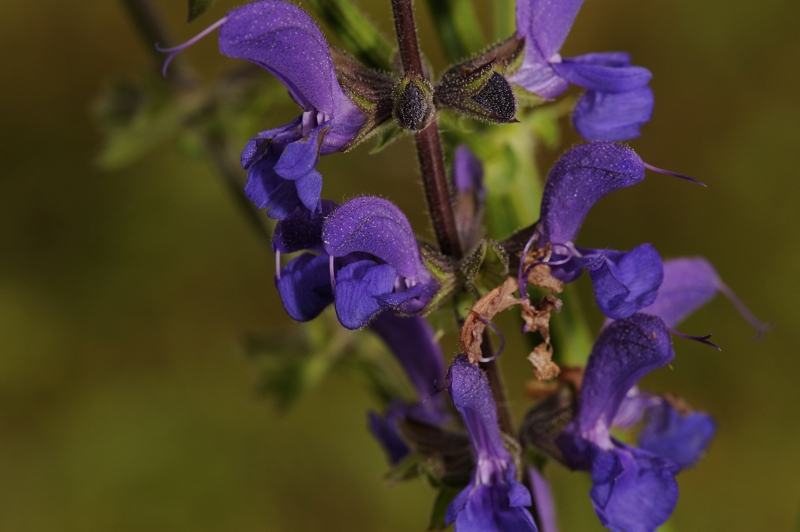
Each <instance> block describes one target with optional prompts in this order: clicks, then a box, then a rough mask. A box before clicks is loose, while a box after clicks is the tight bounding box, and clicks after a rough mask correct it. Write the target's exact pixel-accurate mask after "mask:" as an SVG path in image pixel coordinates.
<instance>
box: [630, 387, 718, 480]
mask: <svg viewBox="0 0 800 532" xmlns="http://www.w3.org/2000/svg"><path fill="white" fill-rule="evenodd" d="M716 428H717V427H716V423H715V422H714V419H713V418H712V417H711V416H709V415H708V414H705V413H703V412H690V413H687V414H682V413H680V412H678V411H677V410H676V409H675V408H673V407H672V405H670V404H669V403H668V402H667V401H666V400H664V399H661V400H660V401H659V402H658V404H656V405H654V406H652V407H650V408H648V409H647V420H646V422H645V425H644V428H643V429H642V432H641V433H640V434H639V447H641V448H642V449H644V450H646V451H649V452H651V453H653V454H657V455H659V456H666V457H667V458H669V459H670V460H672V461H674V462H675V463H677V464H678V465H679V466H681V468H686V467H690V466H692V465H694V464H695V463H696V462H697V461H698V460H699V459H700V457H701V456H702V455H703V453H705V451H706V449H707V448H708V445H709V444H710V443H711V439H712V438H713V437H714V433H715V432H716Z"/></svg>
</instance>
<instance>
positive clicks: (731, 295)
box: [641, 257, 769, 334]
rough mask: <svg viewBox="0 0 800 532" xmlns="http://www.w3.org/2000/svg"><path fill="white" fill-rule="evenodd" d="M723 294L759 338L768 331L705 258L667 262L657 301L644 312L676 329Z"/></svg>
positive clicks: (765, 325) (767, 326)
mask: <svg viewBox="0 0 800 532" xmlns="http://www.w3.org/2000/svg"><path fill="white" fill-rule="evenodd" d="M717 292H721V293H722V294H723V295H724V296H725V297H727V298H728V300H729V301H730V302H731V303H732V304H733V306H734V307H736V310H738V311H739V313H740V314H741V315H742V317H743V318H744V319H745V320H747V322H748V323H750V324H751V325H752V326H753V327H754V328H755V329H756V330H757V331H758V333H759V334H763V333H765V332H766V331H767V330H769V325H768V324H765V323H763V322H762V321H760V320H759V319H758V318H757V317H756V316H755V315H754V314H753V313H752V312H750V310H748V308H747V307H746V306H745V305H744V303H743V302H742V301H741V300H740V299H739V297H738V296H737V295H736V293H735V292H734V291H733V290H731V289H730V287H728V285H726V284H725V283H724V282H723V281H722V279H720V277H719V275H718V274H717V272H716V270H715V269H714V267H713V266H711V264H710V263H709V262H708V261H707V260H706V259H704V258H702V257H692V258H688V257H684V258H679V259H672V260H668V261H666V262H664V282H663V283H662V284H661V288H659V291H658V297H657V298H656V299H655V301H653V303H652V304H651V305H649V306H647V307H645V308H643V309H641V312H646V313H647V314H653V315H655V316H658V317H660V318H661V319H662V320H664V321H665V322H666V324H667V326H668V327H672V328H674V327H677V326H678V324H679V323H680V322H682V321H683V320H684V319H685V318H686V317H687V316H688V315H689V314H691V313H692V312H694V311H695V310H697V309H698V308H700V307H701V306H703V305H705V304H706V303H708V302H709V301H711V299H713V298H714V296H715V295H717Z"/></svg>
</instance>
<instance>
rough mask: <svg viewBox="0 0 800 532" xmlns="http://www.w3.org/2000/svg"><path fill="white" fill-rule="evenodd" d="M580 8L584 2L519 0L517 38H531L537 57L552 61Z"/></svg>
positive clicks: (579, 0) (572, 0) (580, 0)
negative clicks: (538, 55)
mask: <svg viewBox="0 0 800 532" xmlns="http://www.w3.org/2000/svg"><path fill="white" fill-rule="evenodd" d="M581 5H583V0H558V1H553V0H518V1H517V12H516V17H517V35H518V36H519V37H524V38H526V41H527V40H528V39H532V40H533V41H534V42H535V45H536V50H537V51H538V52H539V54H541V56H542V57H544V59H546V60H551V57H552V56H553V55H555V54H557V53H558V51H559V50H561V46H562V45H563V44H564V41H565V40H566V39H567V35H569V30H570V29H571V28H572V24H573V23H574V22H575V17H577V16H578V11H579V10H580V8H581ZM526 53H527V50H526Z"/></svg>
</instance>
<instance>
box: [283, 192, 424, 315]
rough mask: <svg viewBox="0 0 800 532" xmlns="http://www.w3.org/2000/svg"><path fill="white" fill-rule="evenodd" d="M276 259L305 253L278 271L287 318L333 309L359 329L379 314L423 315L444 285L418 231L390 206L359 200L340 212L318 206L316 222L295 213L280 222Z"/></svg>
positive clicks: (329, 206)
mask: <svg viewBox="0 0 800 532" xmlns="http://www.w3.org/2000/svg"><path fill="white" fill-rule="evenodd" d="M273 248H274V249H275V251H276V252H277V253H278V259H279V257H280V255H279V254H280V253H292V252H295V251H300V250H304V249H305V250H310V251H312V252H315V253H316V254H315V253H303V254H302V255H300V256H299V257H297V258H295V259H293V260H292V261H291V262H290V263H289V264H288V265H286V266H284V267H283V268H280V269H279V272H278V274H277V275H276V278H275V284H276V286H277V287H278V292H279V293H280V296H281V301H283V306H284V308H286V311H287V312H288V313H289V315H290V316H291V317H292V318H294V319H296V320H298V321H307V320H310V319H313V318H315V317H316V316H317V315H318V314H319V313H320V312H322V310H324V308H325V307H326V306H328V305H329V304H330V303H334V305H335V307H336V314H337V316H338V317H339V321H340V322H341V323H342V325H344V326H345V327H347V328H348V329H359V328H361V327H363V326H365V325H366V324H367V323H368V322H369V321H370V319H372V318H373V317H374V316H376V315H377V314H378V313H379V312H381V311H384V310H387V309H395V310H397V311H399V312H402V313H404V314H414V313H418V312H420V311H421V310H423V309H424V308H425V305H426V304H427V303H428V302H429V301H430V299H431V297H432V296H433V295H434V294H435V292H436V290H437V288H438V285H437V284H436V282H435V281H434V280H433V278H432V277H431V274H430V273H429V272H428V270H427V268H425V266H424V265H423V264H422V260H421V259H420V254H419V247H418V245H417V241H416V239H415V238H414V232H413V231H412V229H411V225H410V224H409V223H408V220H407V219H406V217H405V215H404V214H403V213H402V211H400V209H398V208H397V207H396V206H395V205H394V204H392V203H391V202H390V201H387V200H384V199H381V198H374V197H369V196H365V197H361V198H356V199H354V200H351V201H349V202H347V203H345V204H344V205H342V206H339V205H338V204H336V203H334V202H330V201H322V202H321V203H320V211H319V212H318V213H317V214H316V215H314V216H312V217H311V218H309V217H307V216H306V211H305V210H304V209H302V208H296V209H295V211H294V212H293V213H292V214H291V215H290V216H288V217H286V218H285V219H283V220H281V221H280V222H278V224H277V225H276V227H275V233H274V235H273Z"/></svg>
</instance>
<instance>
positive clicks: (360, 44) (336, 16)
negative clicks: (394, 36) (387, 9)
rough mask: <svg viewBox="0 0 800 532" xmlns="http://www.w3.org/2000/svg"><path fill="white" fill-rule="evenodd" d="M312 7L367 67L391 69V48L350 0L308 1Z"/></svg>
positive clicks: (387, 70)
mask: <svg viewBox="0 0 800 532" xmlns="http://www.w3.org/2000/svg"><path fill="white" fill-rule="evenodd" d="M308 3H309V5H311V8H312V9H313V10H314V11H315V12H316V13H317V14H318V15H319V16H320V17H321V18H322V19H323V20H324V21H325V22H326V23H327V24H328V26H329V27H330V28H331V30H332V31H333V33H335V34H336V36H337V37H339V39H341V41H342V44H343V45H344V47H345V48H346V49H347V50H348V51H349V52H350V53H351V54H352V55H354V56H355V57H356V58H358V59H359V60H360V61H361V62H362V63H364V64H365V65H366V66H368V67H370V68H375V69H378V70H383V71H386V72H390V71H391V70H392V67H391V57H392V53H393V50H394V48H393V47H392V45H390V44H389V41H387V40H386V39H385V38H384V37H383V35H381V34H380V32H379V31H378V30H377V28H375V26H374V25H373V24H372V22H370V21H369V19H367V17H365V16H364V14H363V13H361V11H360V10H359V9H358V8H357V7H356V6H355V5H353V3H352V2H350V1H349V0H308Z"/></svg>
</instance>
